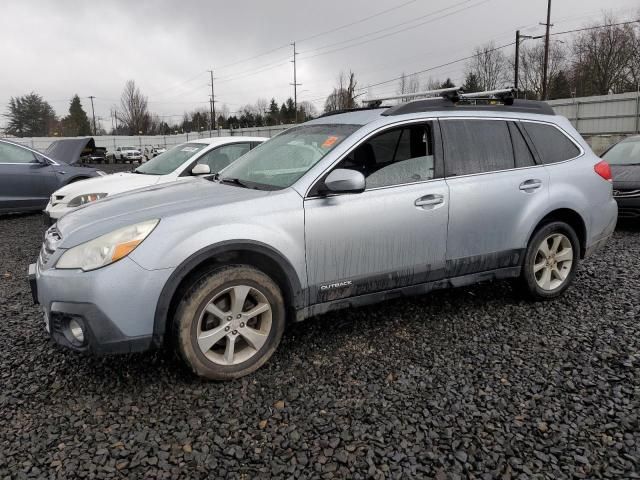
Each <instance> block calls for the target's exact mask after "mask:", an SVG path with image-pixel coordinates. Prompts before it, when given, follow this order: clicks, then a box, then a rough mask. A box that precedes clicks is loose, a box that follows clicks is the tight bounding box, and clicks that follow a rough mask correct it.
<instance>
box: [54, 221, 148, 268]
mask: <svg viewBox="0 0 640 480" xmlns="http://www.w3.org/2000/svg"><path fill="white" fill-rule="evenodd" d="M159 221H160V220H159V219H155V220H147V221H146V222H142V223H138V224H136V225H129V226H128V227H123V228H119V229H118V230H114V231H113V232H111V233H107V234H106V235H102V236H101V237H98V238H95V239H93V240H90V241H88V242H85V243H83V244H81V245H78V246H76V247H73V248H70V249H69V250H67V251H66V252H64V253H63V254H62V256H61V257H60V259H59V260H58V263H56V268H60V269H77V268H81V269H82V270H84V271H85V272H86V271H89V270H95V269H96V268H100V267H104V266H105V265H109V264H110V263H113V262H116V261H118V260H120V259H121V258H124V257H126V256H127V255H129V254H130V253H131V252H133V251H134V250H135V248H136V247H137V246H138V245H140V244H141V243H142V241H143V240H144V239H145V238H147V237H148V236H149V234H150V233H151V232H152V231H153V229H154V228H155V227H156V225H157V224H158V222H159Z"/></svg>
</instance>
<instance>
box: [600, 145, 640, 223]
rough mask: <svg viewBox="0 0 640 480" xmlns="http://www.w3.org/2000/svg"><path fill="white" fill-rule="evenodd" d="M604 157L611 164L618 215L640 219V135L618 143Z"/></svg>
mask: <svg viewBox="0 0 640 480" xmlns="http://www.w3.org/2000/svg"><path fill="white" fill-rule="evenodd" d="M602 158H604V159H605V160H606V161H607V162H608V163H609V164H610V165H611V171H612V174H613V198H615V199H616V202H618V216H619V217H620V218H624V219H633V220H640V135H635V136H632V137H627V138H625V139H624V140H622V141H620V142H618V143H616V144H615V145H613V146H612V147H611V148H609V149H608V150H607V151H606V152H605V153H604V154H603V155H602Z"/></svg>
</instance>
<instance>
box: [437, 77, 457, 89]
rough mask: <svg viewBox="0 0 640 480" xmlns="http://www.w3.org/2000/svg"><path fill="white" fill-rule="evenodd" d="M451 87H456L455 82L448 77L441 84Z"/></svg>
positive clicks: (443, 86) (442, 86) (444, 86)
mask: <svg viewBox="0 0 640 480" xmlns="http://www.w3.org/2000/svg"><path fill="white" fill-rule="evenodd" d="M451 87H455V85H454V84H453V82H452V81H451V79H450V78H449V77H447V79H446V80H445V81H444V82H442V83H441V84H440V88H451Z"/></svg>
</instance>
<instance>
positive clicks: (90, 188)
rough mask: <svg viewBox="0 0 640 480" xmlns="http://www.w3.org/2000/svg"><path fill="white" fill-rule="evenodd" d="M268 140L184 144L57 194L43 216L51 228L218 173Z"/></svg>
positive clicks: (209, 140) (225, 139) (207, 140)
mask: <svg viewBox="0 0 640 480" xmlns="http://www.w3.org/2000/svg"><path fill="white" fill-rule="evenodd" d="M265 140H266V138H263V137H220V138H204V139H201V140H194V141H192V142H188V143H183V144H181V145H178V146H176V147H174V148H173V149H171V150H170V151H169V152H167V153H166V154H165V155H162V156H161V157H155V158H153V159H152V160H149V161H148V162H146V163H144V164H142V165H140V166H139V167H137V168H136V169H135V170H133V172H120V173H114V174H111V175H105V176H103V177H101V178H96V179H94V180H91V181H89V182H85V183H84V184H79V185H76V184H73V185H68V186H66V187H64V188H61V189H60V190H57V191H56V192H54V193H53V195H51V198H50V200H49V203H48V204H47V206H46V208H45V210H44V212H43V213H44V215H45V220H46V221H47V222H48V223H49V224H52V223H54V222H55V221H56V220H58V219H59V218H60V217H61V216H62V215H64V214H66V213H68V212H70V211H72V210H75V209H76V208H78V207H80V206H82V205H86V204H87V203H91V202H93V201H96V200H99V199H101V198H104V197H106V196H109V195H115V194H116V193H122V192H127V191H130V190H134V189H136V188H142V187H148V186H150V185H157V184H161V183H167V182H175V181H177V180H186V179H189V178H193V175H203V174H209V173H217V172H218V171H220V170H222V169H223V168H224V167H226V166H227V165H229V164H230V163H231V162H232V161H234V160H235V159H237V158H238V157H240V156H241V155H243V154H245V153H247V152H248V151H249V150H250V149H251V148H253V147H255V146H256V145H258V144H260V143H262V142H264V141H265ZM205 167H206V168H205Z"/></svg>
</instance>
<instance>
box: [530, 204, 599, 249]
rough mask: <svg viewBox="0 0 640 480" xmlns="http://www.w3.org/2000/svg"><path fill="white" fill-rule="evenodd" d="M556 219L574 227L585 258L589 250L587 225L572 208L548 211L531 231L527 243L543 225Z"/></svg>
mask: <svg viewBox="0 0 640 480" xmlns="http://www.w3.org/2000/svg"><path fill="white" fill-rule="evenodd" d="M556 221H557V222H564V223H566V224H568V225H569V226H570V227H571V228H573V230H574V231H575V232H576V235H577V236H578V241H579V242H580V258H584V255H585V252H586V250H587V226H586V223H585V221H584V219H583V218H582V216H581V215H580V214H579V213H578V212H576V211H575V210H572V209H570V208H558V209H556V210H553V211H551V212H549V213H547V214H546V215H545V216H544V217H543V218H541V219H540V221H539V222H538V223H537V224H536V226H535V228H534V229H533V230H532V231H531V234H530V235H529V240H528V241H527V245H528V243H529V242H530V241H531V239H532V238H533V236H534V235H535V233H536V232H537V231H538V230H539V229H540V228H541V227H542V226H543V225H546V224H548V223H551V222H556Z"/></svg>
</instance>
